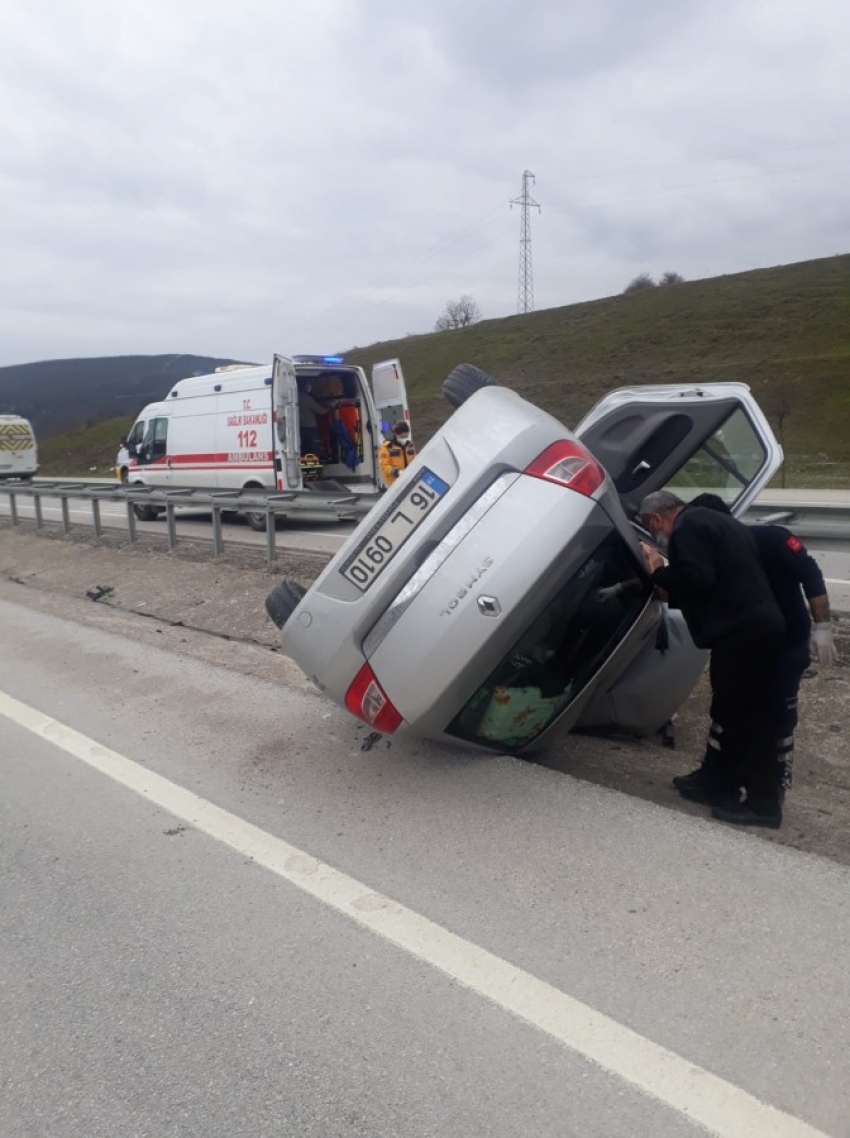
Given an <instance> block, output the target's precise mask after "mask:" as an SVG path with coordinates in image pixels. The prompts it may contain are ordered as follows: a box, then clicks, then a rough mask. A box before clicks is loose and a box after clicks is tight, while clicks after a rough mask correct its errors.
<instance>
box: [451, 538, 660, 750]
mask: <svg viewBox="0 0 850 1138" xmlns="http://www.w3.org/2000/svg"><path fill="white" fill-rule="evenodd" d="M651 591H652V586H651V585H650V583H649V580H648V579H647V577H646V574H645V573H644V572H643V569H642V567H640V566H639V565H638V563H637V561H636V559H635V557H634V555H633V554H632V552H631V550H630V549H629V548H628V546H627V545H626V544H625V542H624V541H623V539H622V538H621V537H620V535H619V534H617V533H612V534H609V536H608V537H606V538H605V540H604V541H603V542H602V543H601V545H599V546H597V548H596V550H595V551H594V552H593V553H592V554H591V555H590V557H589V558H588V559H587V561H585V562H584V564H583V565H582V566H581V567H580V568H579V569H578V570H576V572H575V573H573V575H572V576H571V577H570V579H569V580H568V581H567V582H566V584H565V585H564V586H563V587H562V588H561V589H560V590H559V592H558V594H557V596H556V597H555V599H554V600H553V601H551V603H550V604H548V605H547V606H546V608H545V609H544V610H543V612H541V613H540V614H539V615H538V616H537V617H536V619H535V620H534V622H533V623H532V624H531V625H530V627H529V628H528V629H527V631H526V632H525V633H524V634H523V635H522V636H521V637H520V638H519V639H518V640H517V642H516V643H515V644H514V646H513V648H512V649H511V650H510V652H508V654H507V656H505V658H504V659H503V660H502V661H501V663H500V664H499V665H498V667H496V668H495V669H494V670H493V672H492V673H491V675H490V677H489V678H488V680H487V682H486V683H485V684H483V685H482V686H481V687H480V688H479V689H478V691H477V692H476V693H475V695H474V696H473V697H472V699H470V700H469V702H468V703H467V704H466V706H465V707H464V708H463V710H462V711H461V712H460V713H459V714H458V715H457V716H456V717H455V719H454V721H453V722H452V723H451V725H450V726H449V729H448V730H449V734H450V735H456V736H457V737H459V738H461V739H466V740H468V741H469V742H472V743H481V744H483V745H485V746H489V747H493V746H497V747H499V748H500V749H504V750H516V749H518V748H520V747H524V746H526V745H527V744H528V743H530V742H531V741H532V740H533V739H534V738H536V736H538V735H540V734H541V732H543V731H545V730H546V728H547V727H548V726H549V725H550V724H551V723H553V722H554V720H555V719H557V717H558V716H559V715H560V714H561V712H562V711H564V710H565V709H566V708H567V707H568V706H569V705H570V704H571V703H572V701H573V700H574V699H575V698H576V696H577V695H578V694H579V692H580V691H581V690H582V689H583V688H584V687H585V686H586V685H587V683H588V682H589V681H590V680H591V679H592V678H593V676H594V675H595V674H596V673H597V672H598V671H599V669H600V668H601V667H602V665H603V664H604V663H605V661H606V660H607V659H608V657H609V656H610V655H611V653H612V652H613V651H614V649H615V648H616V647H617V645H618V644H619V643H620V642H621V641H622V639H623V638H624V637H625V635H626V633H627V632H628V631H629V629H630V628H631V627H632V625H633V624H634V623H635V621H636V620H637V618H638V616H639V615H640V613H641V612H642V610H643V608H644V605H645V604H646V601H647V598H648V596H649V594H650V593H651Z"/></svg>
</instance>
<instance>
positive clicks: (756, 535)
mask: <svg viewBox="0 0 850 1138" xmlns="http://www.w3.org/2000/svg"><path fill="white" fill-rule="evenodd" d="M691 505H692V506H706V507H707V508H708V509H711V510H718V511H720V512H721V513H726V514H728V513H729V507H728V506H727V505H726V503H725V502H724V501H723V499H722V498H720V497H719V496H718V495H717V494H700V495H699V496H698V497H697V498H694V500H693V502H692V503H691ZM749 530H750V533H751V534H752V535H753V540H754V541H755V543H756V548H757V549H758V553H759V558H760V559H761V563H762V565H763V567H764V570H765V573H766V574H767V579H768V581H769V582H770V587H771V589H772V590H773V595H774V596H775V597H776V600H777V602H778V604H779V607H780V609H781V610H782V615H783V617H784V618H785V629H786V631H785V642H784V644H783V647H782V652H781V654H780V657H779V671H778V676H777V679H778V683H779V699H780V714H779V724H778V727H777V741H776V764H777V765H776V771H775V774H776V778H777V780H778V783H779V787H780V794H781V796H784V792H785V791H786V790H788V789H789V788H790V786H791V782H792V776H793V764H794V730H795V728H796V726H797V720H798V699H799V691H800V682H801V680H802V678H803V673H804V672H805V670H806V668H808V666H809V664H810V662H811V658H812V656H814V657H815V658H816V660H817V662H818V663H819V664H821V665H822V666H823V667H829V666H831V665H833V664H836V663H837V662H838V653H837V651H836V648H835V639H834V637H833V634H832V618H831V613H830V608H829V597H828V596H827V591H826V584H825V582H824V579H823V573H822V572H821V569H820V566H819V565H818V563H817V561H815V559H814V557H812V555H811V554H810V553H809V552H808V550H807V549H806V547H805V546H804V545H803V543H802V542H801V541H800V539H799V538H798V537H796V535H795V534H793V533H792V532H791V531H790V530H789V529H786V528H785V526H777V525H755V526H750V527H749ZM804 598H805V599H804ZM708 748H709V750H720V749H721V738H720V736H719V735H718V731H717V727H716V725H715V724H712V726H711V729H710V731H709V738H708ZM673 785H674V786H675V787H676V789H677V790H678V791H679V793H680V794H681V795H682V797H683V798H689V799H691V800H694V801H702V800H704V799H705V796H706V791H705V785H704V770H703V767H702V766H700V767H698V768H697V770H695V771H692V772H691V773H690V774H686V775H679V776H678V777H676V778H674V779H673Z"/></svg>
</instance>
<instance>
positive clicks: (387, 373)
mask: <svg viewBox="0 0 850 1138" xmlns="http://www.w3.org/2000/svg"><path fill="white" fill-rule="evenodd" d="M372 395H373V397H374V399H375V408H376V410H377V412H378V418H379V420H380V424H381V433H382V434H383V436H384V438H389V437H390V435H391V434H392V430H393V424H394V423H397V422H398V420H399V419H404V420H405V421H406V422H407V423H408V425H409V424H410V407H409V406H408V403H407V389H406V388H405V386H404V375H403V374H402V370H401V364H400V363H399V361H398V360H384V361H383V363H379V364H375V366H374V367H373V368H372ZM411 430H412V428H411ZM377 441H378V444H380V439H378V440H377Z"/></svg>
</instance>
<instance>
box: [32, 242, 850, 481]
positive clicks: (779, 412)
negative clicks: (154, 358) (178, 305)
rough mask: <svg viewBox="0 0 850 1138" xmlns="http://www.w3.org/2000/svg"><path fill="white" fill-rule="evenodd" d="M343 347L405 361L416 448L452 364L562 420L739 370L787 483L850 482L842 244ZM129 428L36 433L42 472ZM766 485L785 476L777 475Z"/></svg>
mask: <svg viewBox="0 0 850 1138" xmlns="http://www.w3.org/2000/svg"><path fill="white" fill-rule="evenodd" d="M282 348H283V349H284V350H291V351H297V350H298V345H282ZM344 354H345V356H346V359H347V360H349V361H351V362H353V363H359V364H362V365H364V366H366V367H367V368H368V367H369V366H371V364H373V363H375V362H377V361H378V360H382V359H389V358H393V357H396V356H397V357H398V358H399V359H400V360H401V362H402V366H403V368H404V374H405V378H406V381H407V387H408V392H409V394H410V401H411V413H412V418H413V427H414V435H415V437H416V441H417V442H418V443H419V444H420V445H421V444H422V443H423V442H424V441H425V440H426V439H427V438H428V437H430V435H431V434H433V432H434V431H435V430H436V429H437V428H438V427H439V426H440V425H441V424H442V423H443V422H444V421H445V419H446V418H447V416H448V414H449V411H450V409H449V406H448V404H447V403H446V402H445V400H444V399H443V397H442V395H441V393H440V385H441V383H442V381H443V379H444V378H445V376H446V375H447V374H448V373H449V372H450V371H451V369H452V368H453V367H454V366H455V365H456V364H458V363H473V364H477V365H478V366H479V367H482V368H484V369H485V371H488V372H490V374H492V375H493V376H494V377H495V378H497V379H498V380H499V381H500V382H502V383H505V384H507V385H509V386H511V387H514V388H515V389H516V390H518V391H520V392H521V393H522V394H523V395H525V396H527V397H528V398H530V399H531V400H533V401H534V402H535V403H537V404H538V405H539V406H541V407H544V408H545V409H546V410H548V411H550V412H552V414H554V415H556V416H557V417H558V418H559V419H561V420H562V421H563V422H564V423H565V424H566V425H567V426H574V425H575V424H576V423H577V422H578V421H579V419H580V418H581V417H582V415H584V413H585V412H586V411H588V410H589V409H590V408H591V407H592V406H593V404H594V403H595V402H596V401H597V400H598V399H599V398H600V397H601V396H602V395H604V394H605V393H606V392H608V391H611V390H613V389H614V388H617V387H624V386H633V385H638V384H644V383H675V382H683V383H706V382H711V381H720V380H739V381H741V382H744V383H747V384H749V385H750V387H751V388H752V389H753V391H754V393H755V394H756V397H757V398H758V400H759V403H760V404H761V406H762V408H763V409H764V411H765V413H766V414H767V416H768V418H769V419H770V421H771V424H772V425H773V427H774V430H775V431H776V433H777V435H778V437H779V438H780V441H781V442H782V443H783V446H784V449H785V452H786V455H788V460H789V461H788V470H786V473H785V478H786V485H788V486H792V485H799V486H806V485H812V486H837V487H846V486H850V255H842V256H836V257H830V258H826V259H823V260H819V261H805V262H802V263H800V264H796V265H785V266H780V267H778V268H773V269H759V270H756V271H753V272H748V273H738V274H736V275H734V276H725V277H715V278H712V279H709V280H703V281H691V282H686V283H685V284H680V285H675V286H672V287H669V288H655V289H646V290H643V291H640V292H634V293H629V294H627V295H621V296H615V297H609V298H606V299H604V300H595V301H590V302H587V303H584V304H574V305H570V306H569V307H566V308H550V309H546V310H543V311H538V312H532V313H528V314H526V315H523V316H509V317H505V318H503V319H500V320H484V321H481V322H480V323H479V324H475V325H473V326H472V327H470V328H465V329H460V330H457V331H452V332H442V333H434V334H432V335H425V336H408V337H406V338H405V339H403V340H392V341H386V342H383V343H379V344H373V345H371V346H370V347H367V348H357V349H353V350H351V351H348V352H345V353H344ZM125 427H126V424H124V421H123V420H112V422H111V424H100V425H98V427H97V428H93V429H92V430H93V432H94V434H92V436H91V439H90V436H89V432H87V431H81V432H75V433H73V434H69V435H65V436H61V437H60V438H57V439H54V440H47V441H45V443H44V444H43V445H42V448H41V449H42V454H43V458H44V468H45V472H48V469H49V470H50V471H52V472H55V473H62V474H73V473H87V472H88V467H89V466H91V465H99V466H100V465H108V464H111V462H112V461H113V459H114V454H115V450H116V449H117V440H118V438H119V437H120V435H121V433H122V431H123V429H125ZM102 428H106V437H103V436H102V435H101V431H102ZM53 444H55V449H54V446H53ZM48 455H49V458H48ZM57 464H58V465H57ZM63 464H64V465H63ZM69 464H70V465H69ZM773 484H774V485H781V475H780V476H778V478H777V479H776V480H775V481H774V483H773Z"/></svg>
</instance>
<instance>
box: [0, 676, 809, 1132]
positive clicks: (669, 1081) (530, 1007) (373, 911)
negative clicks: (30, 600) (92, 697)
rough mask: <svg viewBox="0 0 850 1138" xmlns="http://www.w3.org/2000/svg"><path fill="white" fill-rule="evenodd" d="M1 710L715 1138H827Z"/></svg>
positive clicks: (191, 802)
mask: <svg viewBox="0 0 850 1138" xmlns="http://www.w3.org/2000/svg"><path fill="white" fill-rule="evenodd" d="M0 715H4V716H5V717H6V718H7V719H9V720H11V721H12V722H13V723H16V724H18V726H20V727H23V728H25V729H26V730H28V731H31V732H32V733H33V734H34V735H38V736H40V737H41V738H43V739H45V740H47V741H48V742H49V743H51V744H53V745H54V746H56V747H58V748H59V749H60V750H63V751H65V752H66V753H67V754H69V755H73V756H74V757H75V758H77V759H80V760H82V762H84V763H87V764H88V765H89V766H91V767H93V768H94V769H95V770H97V771H100V773H101V774H105V775H107V776H108V777H109V778H111V779H114V780H115V781H116V782H118V783H120V784H121V785H122V786H125V787H127V788H128V789H130V790H132V791H134V792H135V793H136V794H138V795H140V796H141V797H142V798H145V799H146V800H147V801H149V802H153V803H155V804H156V805H157V806H159V807H161V808H162V809H163V810H166V811H168V813H170V814H173V815H174V816H175V817H176V818H180V819H181V820H182V821H184V822H188V823H189V824H190V825H191V826H194V827H195V828H196V829H197V830H199V831H201V832H202V833H205V834H207V835H208V836H209V837H211V838H214V839H215V840H216V841H218V842H221V843H223V844H224V845H227V846H229V847H230V848H231V849H234V850H236V851H237V852H238V853H239V854H240V855H242V856H243V857H249V858H251V859H252V860H253V861H255V862H256V863H257V864H258V865H261V866H263V867H264V868H266V869H268V870H270V871H271V872H272V873H275V874H277V875H278V876H279V877H282V878H284V880H286V881H288V882H289V883H290V884H292V885H294V886H296V887H297V888H298V889H301V890H303V892H305V893H307V894H309V895H310V896H311V897H314V898H315V899H316V900H318V901H321V902H322V903H323V904H324V905H328V906H330V908H332V909H335V910H336V911H337V912H338V913H342V914H343V915H344V916H346V917H348V918H349V919H350V920H352V921H355V922H356V923H357V924H358V925H360V926H361V927H363V928H365V929H368V930H369V931H370V932H372V933H375V934H376V935H377V936H380V937H383V938H384V939H385V940H388V941H390V942H391V943H392V944H394V945H396V946H397V947H398V948H401V949H403V950H404V951H405V952H407V953H409V954H410V955H411V956H413V957H415V958H416V959H417V960H420V961H423V962H425V963H426V964H430V965H431V966H432V967H434V968H437V969H439V970H440V971H441V972H443V973H445V974H446V975H447V976H450V977H451V978H452V979H454V980H456V981H457V982H458V983H460V984H463V985H464V987H466V988H469V989H470V990H471V991H473V992H476V993H477V994H478V995H481V996H483V997H485V998H486V999H488V1000H491V1001H492V1002H493V1003H494V1004H496V1005H497V1006H499V1007H501V1008H504V1009H505V1010H506V1011H508V1012H510V1013H511V1014H512V1015H515V1016H517V1017H518V1018H519V1019H521V1020H523V1021H525V1022H526V1023H528V1024H531V1025H532V1026H534V1027H536V1028H538V1029H539V1030H540V1031H543V1032H545V1033H546V1034H547V1035H549V1036H551V1037H552V1038H553V1039H556V1040H558V1041H559V1042H560V1043H563V1044H564V1045H565V1046H566V1047H568V1048H570V1049H571V1050H573V1051H575V1052H577V1053H578V1054H579V1055H581V1056H583V1057H584V1058H586V1059H589V1060H590V1061H591V1062H593V1063H596V1064H598V1065H599V1066H600V1067H602V1068H604V1069H605V1070H607V1071H610V1072H612V1073H613V1074H615V1075H617V1076H619V1078H621V1079H623V1080H625V1081H626V1082H628V1083H631V1084H632V1085H633V1086H634V1087H637V1088H638V1090H640V1091H642V1092H643V1093H645V1094H647V1095H650V1096H651V1097H653V1098H655V1099H658V1100H659V1101H660V1102H662V1103H664V1104H666V1105H667V1106H669V1107H672V1108H673V1109H674V1110H676V1111H678V1112H679V1113H680V1114H682V1115H684V1116H685V1117H686V1118H687V1119H688V1120H689V1121H691V1122H694V1123H697V1124H699V1125H702V1126H703V1127H705V1128H706V1129H707V1130H709V1131H710V1132H711V1133H713V1134H717V1135H720V1136H722V1138H741V1135H744V1134H746V1135H748V1136H749V1138H762V1136H764V1138H827V1136H826V1135H825V1134H824V1133H823V1132H822V1131H820V1130H817V1129H815V1128H814V1127H812V1126H810V1125H808V1123H806V1122H803V1121H802V1120H800V1119H798V1118H794V1117H793V1116H792V1115H790V1114H786V1113H785V1112H784V1111H781V1110H778V1109H777V1108H776V1107H773V1106H770V1105H769V1104H768V1103H764V1102H762V1101H761V1100H760V1099H758V1098H756V1097H755V1096H754V1095H751V1094H749V1093H748V1092H747V1091H744V1090H742V1089H741V1088H740V1087H736V1086H735V1085H734V1084H732V1083H729V1082H726V1080H725V1079H721V1078H719V1077H718V1076H717V1075H713V1074H712V1073H711V1072H710V1071H707V1070H705V1069H704V1068H702V1067H698V1066H696V1065H695V1064H693V1063H691V1062H689V1061H688V1060H687V1059H684V1058H683V1057H682V1056H680V1055H677V1054H676V1053H675V1052H673V1051H669V1050H667V1048H665V1047H662V1046H660V1045H659V1044H657V1043H653V1042H652V1041H651V1040H649V1039H646V1038H645V1037H644V1036H642V1035H639V1034H638V1033H637V1032H636V1031H632V1030H631V1028H628V1027H624V1026H623V1025H622V1024H620V1023H618V1022H617V1021H616V1020H614V1019H611V1018H610V1017H608V1016H606V1015H603V1014H602V1013H601V1012H598V1011H595V1010H594V1009H593V1008H591V1007H589V1006H588V1005H587V1004H583V1003H581V1002H580V1001H579V1000H576V999H573V998H572V997H571V996H568V995H567V994H566V993H565V992H562V991H560V990H559V989H557V988H554V987H553V986H552V985H550V984H547V983H545V982H544V981H542V980H538V979H537V978H536V977H534V976H532V975H531V974H530V973H528V972H524V971H523V970H522V969H520V968H516V967H515V966H514V965H512V964H510V963H508V961H506V960H503V959H501V958H500V957H498V956H494V955H493V954H492V953H490V952H488V951H487V950H486V949H483V948H480V947H479V946H478V945H475V944H473V943H472V942H470V941H467V940H464V939H463V938H462V937H460V936H456V935H455V934H454V933H451V932H449V931H448V929H444V928H442V927H441V926H440V925H437V924H435V923H434V922H433V921H430V920H428V919H427V918H426V917H423V916H421V915H420V914H418V913H416V912H414V911H413V910H412V909H408V908H406V907H405V906H403V905H399V904H397V903H396V902H395V901H393V900H392V899H391V898H389V897H385V896H383V895H381V894H380V893H375V892H374V891H373V890H371V889H370V888H369V887H368V886H367V885H363V884H362V883H361V882H359V881H356V880H355V879H354V878H353V877H349V876H347V875H346V874H344V873H341V872H339V871H338V870H336V869H334V868H333V867H332V866H330V865H326V864H325V863H323V862H320V861H318V860H316V859H315V858H313V857H311V855H310V854H308V853H305V852H304V851H303V850H300V849H298V848H297V847H295V846H292V845H290V844H289V843H288V842H285V841H283V840H282V839H281V838H277V837H275V836H274V835H272V834H269V833H266V831H264V830H261V829H260V828H259V827H257V826H254V825H252V824H251V823H250V822H246V821H245V820H244V819H242V818H239V817H237V816H236V815H235V814H231V813H229V811H227V810H223V809H221V807H219V806H215V805H214V804H213V803H211V802H208V801H206V799H203V798H200V797H199V796H198V795H196V794H193V793H192V792H191V791H190V790H186V789H184V788H183V787H181V786H178V785H177V784H176V783H174V782H171V781H170V780H169V779H167V778H163V777H162V776H161V775H158V774H154V773H153V772H152V771H149V770H146V769H145V768H144V767H142V766H140V765H139V764H138V763H135V762H133V761H132V760H131V759H128V758H126V757H125V756H123V755H120V754H118V752H117V751H112V750H110V749H109V748H108V747H103V746H101V745H100V744H99V743H97V742H95V741H94V740H93V739H89V738H87V737H86V736H85V735H82V734H80V733H79V732H78V731H75V730H74V729H73V728H71V727H66V726H65V725H64V724H62V723H60V722H59V721H58V720H56V719H52V718H50V716H47V715H43V714H42V713H41V712H39V711H36V710H35V709H34V708H31V707H29V706H28V705H27V704H25V703H21V702H20V701H19V700H17V699H14V698H13V697H12V696H9V695H6V694H5V692H0Z"/></svg>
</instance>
